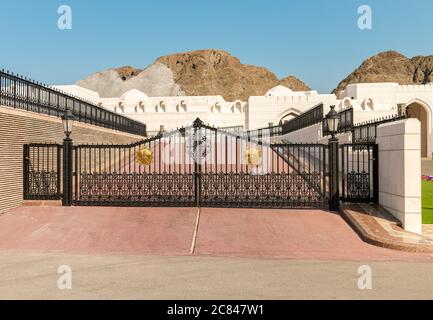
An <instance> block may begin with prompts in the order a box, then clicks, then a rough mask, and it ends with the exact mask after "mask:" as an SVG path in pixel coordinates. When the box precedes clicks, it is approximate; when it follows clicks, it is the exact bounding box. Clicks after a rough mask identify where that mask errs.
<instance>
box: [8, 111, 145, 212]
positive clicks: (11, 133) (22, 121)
mask: <svg viewBox="0 0 433 320" xmlns="http://www.w3.org/2000/svg"><path fill="white" fill-rule="evenodd" d="M63 138H64V133H63V125H62V121H61V119H59V118H57V117H51V116H46V115H41V114H37V113H32V112H26V111H21V110H16V109H12V108H8V107H3V106H0V213H3V212H5V211H7V210H9V209H11V208H15V207H18V206H20V205H21V203H22V201H23V200H22V199H23V144H25V143H30V142H54V143H62V141H63ZM72 138H73V140H74V144H80V143H115V144H121V143H130V142H133V141H137V140H139V139H141V137H139V136H136V135H132V134H127V133H123V132H119V131H114V130H109V129H105V128H100V127H97V126H92V125H88V124H83V123H77V122H76V123H75V124H74V129H73V133H72Z"/></svg>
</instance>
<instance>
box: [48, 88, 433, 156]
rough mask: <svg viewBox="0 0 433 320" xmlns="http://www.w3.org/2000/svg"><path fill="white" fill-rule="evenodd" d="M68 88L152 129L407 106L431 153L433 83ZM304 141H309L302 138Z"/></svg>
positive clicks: (359, 115) (373, 112)
mask: <svg viewBox="0 0 433 320" xmlns="http://www.w3.org/2000/svg"><path fill="white" fill-rule="evenodd" d="M55 87H56V88H58V89H60V90H63V91H65V92H67V93H69V94H72V95H75V96H78V97H81V98H83V99H86V100H89V101H91V102H93V103H95V104H97V105H99V106H101V107H104V108H106V109H108V110H111V111H114V112H116V113H119V114H122V115H124V116H127V117H130V118H132V119H134V120H137V121H141V122H143V123H145V124H146V125H147V129H148V130H149V131H158V130H160V128H161V126H164V129H165V130H170V129H175V128H177V127H181V126H185V125H189V124H191V123H192V122H193V121H194V119H195V118H197V117H199V118H200V119H201V120H203V122H205V123H209V124H211V125H213V126H215V127H240V128H242V129H243V130H253V129H257V128H263V127H267V126H269V125H276V124H278V123H281V122H283V121H286V120H290V119H292V118H294V117H296V116H298V115H299V114H301V113H303V112H305V111H307V110H308V109H310V108H312V107H314V106H316V105H318V104H321V103H323V105H324V110H325V113H326V112H327V111H328V110H329V106H330V105H336V109H337V111H338V110H343V109H346V108H353V111H354V123H355V124H356V123H360V122H364V121H368V120H372V119H378V118H381V117H386V116H391V115H396V114H397V112H398V108H399V107H400V108H402V107H403V108H405V109H406V113H407V114H408V116H409V117H413V118H418V119H419V120H420V122H421V155H422V156H423V157H427V156H428V157H430V156H431V154H432V152H433V148H432V145H433V143H432V141H433V140H432V139H433V132H432V122H433V83H430V84H426V85H399V84H397V83H362V84H350V85H348V86H347V87H346V88H345V90H343V91H342V92H340V93H339V94H338V95H334V94H319V93H318V92H317V91H314V90H312V91H292V90H290V89H289V88H286V87H284V86H281V85H279V86H276V87H274V88H272V89H270V90H269V91H268V92H266V94H265V95H264V96H251V97H249V98H248V101H240V100H236V101H225V100H224V98H223V97H222V96H170V97H148V96H147V95H146V94H144V93H143V92H141V91H139V90H136V89H133V90H129V91H127V92H125V93H124V94H123V95H122V96H120V97H112V98H101V97H99V94H98V93H97V92H95V91H92V90H88V89H85V88H83V87H80V86H77V85H65V86H55ZM304 142H315V141H307V140H306V138H304Z"/></svg>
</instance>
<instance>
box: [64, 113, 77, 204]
mask: <svg viewBox="0 0 433 320" xmlns="http://www.w3.org/2000/svg"><path fill="white" fill-rule="evenodd" d="M74 120H75V116H74V115H73V114H72V112H71V110H70V109H69V108H66V110H65V112H64V114H63V116H62V123H63V130H64V132H65V135H66V137H65V138H64V139H63V197H62V205H63V206H70V205H71V204H72V146H73V144H72V139H71V137H70V136H71V133H72V127H73V125H74Z"/></svg>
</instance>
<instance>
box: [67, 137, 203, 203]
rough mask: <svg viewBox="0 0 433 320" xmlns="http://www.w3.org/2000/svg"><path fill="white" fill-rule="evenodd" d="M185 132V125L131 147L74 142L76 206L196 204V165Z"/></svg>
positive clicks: (130, 145)
mask: <svg viewBox="0 0 433 320" xmlns="http://www.w3.org/2000/svg"><path fill="white" fill-rule="evenodd" d="M185 136H186V135H185V129H183V130H177V131H174V132H171V133H169V134H159V135H157V136H154V137H152V138H149V139H146V140H143V141H140V142H137V143H134V144H129V145H79V146H75V147H74V157H75V161H74V162H75V164H74V166H75V169H74V171H75V172H74V176H75V179H74V180H75V181H74V182H75V183H74V186H73V189H74V199H75V204H76V205H112V206H195V205H196V203H197V194H196V185H195V184H196V182H195V180H196V177H195V175H196V174H195V165H194V162H193V161H192V159H191V156H190V154H189V153H188V152H187V150H186V148H185V142H186V138H185ZM180 160H181V161H180Z"/></svg>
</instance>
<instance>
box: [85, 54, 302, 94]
mask: <svg viewBox="0 0 433 320" xmlns="http://www.w3.org/2000/svg"><path fill="white" fill-rule="evenodd" d="M278 84H281V85H284V86H286V87H289V88H291V89H292V90H294V91H305V90H310V88H309V87H308V86H307V85H306V84H305V83H304V82H302V81H301V80H299V79H298V78H296V77H295V76H288V77H285V78H283V79H278V78H277V76H276V75H275V74H273V73H272V72H270V71H269V70H267V69H266V68H263V67H257V66H252V65H247V64H242V63H241V62H240V61H239V59H238V58H236V57H234V56H232V55H230V54H229V53H228V52H226V51H223V50H214V49H209V50H197V51H190V52H185V53H176V54H171V55H167V56H163V57H160V58H158V59H157V60H156V61H155V62H154V63H153V64H151V65H150V66H148V67H146V68H145V69H136V68H133V67H130V66H126V67H121V68H117V69H109V70H106V71H102V72H97V73H95V74H92V75H90V76H89V77H87V78H86V79H84V80H80V81H78V82H77V85H80V86H82V87H85V88H88V89H91V90H95V91H97V92H99V94H100V96H101V97H118V96H120V95H122V94H123V93H124V92H126V91H128V90H130V89H138V90H141V91H143V92H144V93H146V94H147V95H148V96H176V95H191V96H194V95H222V96H223V97H224V98H225V99H226V100H227V101H233V100H235V99H241V100H247V99H248V97H249V96H256V95H263V94H265V93H266V91H268V90H269V89H270V88H272V87H274V86H276V85H278Z"/></svg>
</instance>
